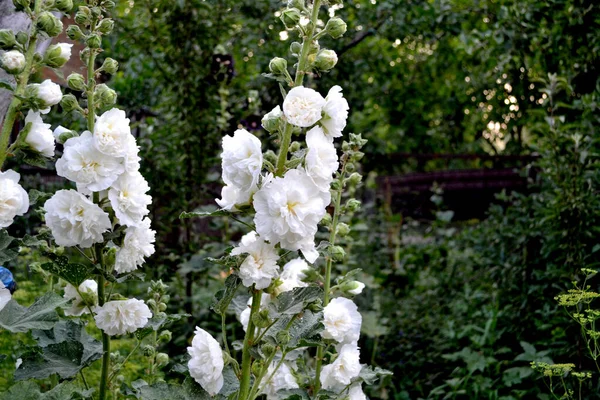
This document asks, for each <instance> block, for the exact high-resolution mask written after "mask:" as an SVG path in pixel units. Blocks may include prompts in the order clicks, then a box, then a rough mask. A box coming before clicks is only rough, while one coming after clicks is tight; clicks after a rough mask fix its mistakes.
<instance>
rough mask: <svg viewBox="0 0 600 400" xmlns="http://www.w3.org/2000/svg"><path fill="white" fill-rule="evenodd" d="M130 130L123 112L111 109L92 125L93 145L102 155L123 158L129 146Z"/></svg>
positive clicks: (127, 119)
mask: <svg viewBox="0 0 600 400" xmlns="http://www.w3.org/2000/svg"><path fill="white" fill-rule="evenodd" d="M131 136H132V135H131V129H130V128H129V118H127V116H126V115H125V111H123V110H119V109H118V108H113V109H110V110H108V111H106V112H105V113H104V114H102V115H101V116H99V117H98V119H97V120H96V124H95V125H94V144H95V145H96V148H97V149H98V150H99V151H100V152H101V153H103V154H106V155H108V156H113V157H125V155H127V153H128V150H129V148H128V147H129V146H130V145H131V141H130V139H129V138H130V137H131Z"/></svg>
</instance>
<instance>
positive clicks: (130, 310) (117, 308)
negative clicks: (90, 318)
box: [94, 299, 152, 336]
mask: <svg viewBox="0 0 600 400" xmlns="http://www.w3.org/2000/svg"><path fill="white" fill-rule="evenodd" d="M94 312H95V313H96V315H95V316H94V319H95V320H96V326H97V327H98V328H100V329H102V330H103V331H104V333H106V334H107V335H109V336H115V335H124V334H126V333H132V332H135V331H137V330H138V329H140V328H143V327H144V326H146V324H147V323H148V319H150V318H152V312H151V311H150V309H149V308H148V306H147V305H146V303H144V301H143V300H138V299H127V300H115V301H108V302H106V303H104V305H103V306H102V307H95V308H94Z"/></svg>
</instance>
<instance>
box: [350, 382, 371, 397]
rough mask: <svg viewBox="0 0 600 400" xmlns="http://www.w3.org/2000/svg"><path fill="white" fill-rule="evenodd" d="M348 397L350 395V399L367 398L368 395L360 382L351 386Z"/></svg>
mask: <svg viewBox="0 0 600 400" xmlns="http://www.w3.org/2000/svg"><path fill="white" fill-rule="evenodd" d="M348 397H350V400H367V396H365V394H364V392H363V390H362V387H361V384H360V383H355V384H354V385H352V386H350V390H349V391H348Z"/></svg>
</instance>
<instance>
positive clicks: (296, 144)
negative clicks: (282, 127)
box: [289, 141, 302, 153]
mask: <svg viewBox="0 0 600 400" xmlns="http://www.w3.org/2000/svg"><path fill="white" fill-rule="evenodd" d="M301 148H302V144H301V143H300V142H296V141H294V142H292V143H290V150H289V151H290V153H295V152H297V151H300V149H301Z"/></svg>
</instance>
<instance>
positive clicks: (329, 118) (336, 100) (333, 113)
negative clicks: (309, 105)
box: [319, 85, 349, 141]
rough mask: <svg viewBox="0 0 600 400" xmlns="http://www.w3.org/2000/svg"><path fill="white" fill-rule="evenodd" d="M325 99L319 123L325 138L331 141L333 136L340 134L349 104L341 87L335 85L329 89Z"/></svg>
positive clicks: (344, 124)
mask: <svg viewBox="0 0 600 400" xmlns="http://www.w3.org/2000/svg"><path fill="white" fill-rule="evenodd" d="M325 101H326V103H325V106H324V107H323V118H322V119H321V121H319V123H320V124H321V126H323V130H324V131H325V134H326V136H327V138H328V139H329V140H331V141H333V139H334V138H336V137H340V136H342V131H343V130H344V128H345V127H346V120H347V119H348V109H349V106H348V101H347V100H346V99H345V98H344V96H343V95H342V88H341V87H339V86H337V85H336V86H334V87H332V88H331V89H329V93H327V97H326V98H325Z"/></svg>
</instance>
